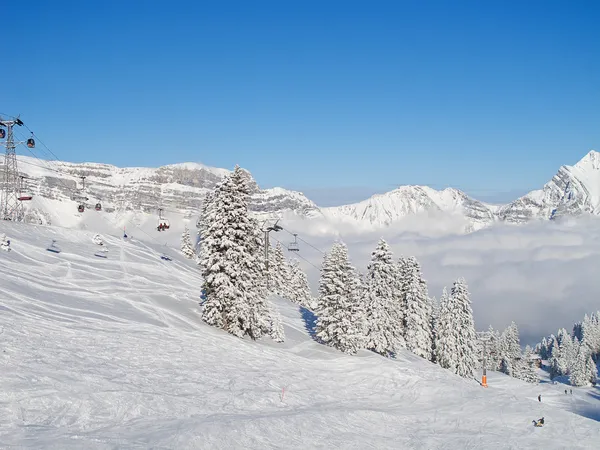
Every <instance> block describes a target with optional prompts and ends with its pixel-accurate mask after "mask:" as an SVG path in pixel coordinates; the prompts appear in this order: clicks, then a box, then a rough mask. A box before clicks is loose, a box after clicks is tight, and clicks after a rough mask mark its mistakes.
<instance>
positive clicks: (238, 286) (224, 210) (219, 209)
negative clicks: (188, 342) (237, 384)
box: [201, 166, 271, 339]
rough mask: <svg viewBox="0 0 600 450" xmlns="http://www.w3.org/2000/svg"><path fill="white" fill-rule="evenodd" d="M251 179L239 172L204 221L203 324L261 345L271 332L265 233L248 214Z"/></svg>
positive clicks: (222, 187) (228, 181)
mask: <svg viewBox="0 0 600 450" xmlns="http://www.w3.org/2000/svg"><path fill="white" fill-rule="evenodd" d="M248 176H249V175H248V174H247V172H246V171H244V170H243V169H240V167H239V166H236V167H235V169H234V171H233V173H231V174H230V175H228V176H227V177H225V179H224V180H223V181H222V182H221V183H220V184H219V185H218V186H217V187H216V189H215V191H214V193H213V195H212V198H211V201H210V204H209V205H210V206H209V207H207V208H205V209H206V211H205V216H204V217H203V220H202V229H201V238H202V253H201V267H202V275H203V277H204V280H205V281H204V289H205V293H206V301H205V303H204V306H203V312H202V318H203V320H205V321H206V322H207V323H208V324H210V325H214V326H217V327H219V328H223V329H224V330H226V331H228V332H229V333H231V334H233V335H235V336H238V337H243V336H249V337H251V338H252V339H258V338H260V337H261V336H263V335H264V334H265V333H268V332H269V330H270V328H271V326H270V322H271V318H270V315H269V307H268V303H267V302H266V299H265V297H266V292H265V290H264V261H263V260H262V253H261V251H260V250H261V240H260V230H259V227H258V223H257V222H256V220H254V219H252V218H251V217H250V216H249V214H248V196H249V191H248V186H247V178H248Z"/></svg>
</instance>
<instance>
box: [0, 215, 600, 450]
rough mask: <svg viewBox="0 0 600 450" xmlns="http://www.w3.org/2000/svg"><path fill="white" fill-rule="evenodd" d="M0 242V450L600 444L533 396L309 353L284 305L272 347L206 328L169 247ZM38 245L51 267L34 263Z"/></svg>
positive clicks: (45, 234)
mask: <svg viewBox="0 0 600 450" xmlns="http://www.w3.org/2000/svg"><path fill="white" fill-rule="evenodd" d="M0 233H6V235H7V236H8V237H9V238H10V239H11V247H12V251H11V252H10V253H8V252H0V269H1V270H2V274H3V276H2V278H0V292H1V293H2V295H1V296H0V310H1V315H0V330H1V331H0V333H1V334H0V336H1V337H2V339H1V343H2V352H0V358H1V360H2V388H1V390H0V442H2V444H3V445H6V446H9V447H10V446H16V447H21V446H25V447H27V448H44V449H48V448H60V449H71V448H86V449H105V448H178V449H185V448H203V449H212V448H219V449H222V448H227V449H234V448H235V449H237V448H240V449H249V448H252V449H254V448H256V449H267V448H286V449H296V448H297V449H307V448H357V449H366V448H378V449H385V448H428V449H436V448H440V449H441V448H444V449H450V448H456V449H464V448H474V447H475V446H477V447H480V446H481V447H487V448H508V447H512V448H519V449H526V448H535V449H538V448H540V447H542V448H543V447H548V448H557V447H561V448H570V449H576V448H581V449H583V448H595V446H596V445H597V442H598V439H600V427H598V422H595V421H593V420H590V419H587V418H584V417H581V416H578V415H574V414H572V413H569V412H567V411H563V410H561V409H558V408H555V407H553V406H552V405H550V404H546V403H545V402H542V403H539V402H537V399H536V397H537V394H538V391H537V389H538V388H539V387H538V386H531V387H530V386H527V385H525V384H523V383H521V384H519V386H520V389H521V391H519V393H518V395H514V393H512V392H511V391H510V389H508V390H507V389H505V388H503V387H502V386H494V384H493V383H490V385H491V387H490V388H488V389H483V388H481V387H480V386H479V385H478V384H477V383H476V382H475V381H472V380H464V379H461V378H458V377H455V376H453V375H450V374H449V373H448V372H447V371H445V370H443V369H441V368H439V367H438V366H436V365H434V364H431V363H429V362H426V361H424V360H422V359H420V358H418V357H416V356H414V355H412V354H410V353H403V354H401V355H400V356H399V358H398V360H389V359H385V358H382V357H380V356H378V355H375V354H373V353H370V352H366V351H362V352H359V354H358V355H357V356H354V357H352V356H346V355H343V354H341V353H340V352H338V351H335V350H333V349H331V348H328V347H325V346H323V345H319V344H317V343H316V342H315V341H314V340H312V339H311V337H310V334H311V330H312V327H313V326H314V316H313V315H312V314H311V313H310V311H307V310H303V309H300V310H299V308H298V307H297V306H296V305H293V304H291V303H289V302H287V301H285V300H281V299H279V300H278V301H277V307H278V309H279V310H280V312H281V314H282V316H283V320H284V328H285V333H286V341H285V342H284V343H282V344H277V343H275V342H273V341H271V340H269V339H265V340H263V341H259V342H251V341H247V340H240V339H238V338H235V337H233V336H230V335H228V334H225V333H223V332H222V331H220V330H217V329H214V328H211V327H208V326H206V325H205V324H203V323H202V322H201V321H200V319H199V305H198V301H199V294H200V284H201V279H200V276H199V272H198V269H197V268H196V265H195V264H194V262H193V261H189V260H187V259H185V258H184V257H183V256H182V255H181V254H180V252H179V251H178V250H175V249H173V248H166V247H164V246H161V245H153V244H146V243H143V242H140V241H136V240H133V241H132V240H123V239H121V238H120V237H116V236H110V235H109V234H106V233H105V234H103V236H102V238H103V241H104V246H105V248H106V249H107V250H108V251H107V252H106V254H107V258H98V257H96V256H94V252H96V251H97V249H98V245H97V244H95V243H94V242H93V236H94V233H92V232H88V231H85V230H72V229H71V230H68V229H60V228H50V227H45V226H39V225H24V224H13V223H7V222H2V223H0ZM53 240H54V241H56V245H57V247H59V248H60V249H61V252H60V253H51V252H48V251H46V247H48V246H49V245H50V243H51V242H52V241H53ZM163 252H164V253H165V254H167V255H168V256H169V257H170V258H171V259H172V261H164V260H162V259H161V258H160V255H161V254H163ZM490 380H493V378H492V377H491V376H490ZM511 383H512V382H511ZM513 385H514V383H513ZM541 416H544V417H545V419H546V426H545V427H543V428H534V427H533V425H532V420H534V419H538V418H539V417H541Z"/></svg>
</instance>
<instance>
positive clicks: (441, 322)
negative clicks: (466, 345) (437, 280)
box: [435, 286, 459, 373]
mask: <svg viewBox="0 0 600 450" xmlns="http://www.w3.org/2000/svg"><path fill="white" fill-rule="evenodd" d="M458 332H459V330H457V329H456V327H455V325H454V303H453V302H452V301H451V299H450V296H449V295H448V290H447V289H446V287H445V286H444V289H443V290H442V295H441V297H440V306H439V311H438V315H437V319H436V330H435V338H436V342H435V360H436V361H437V363H438V364H439V365H440V366H441V367H443V368H444V369H449V370H450V371H452V372H454V373H456V366H457V364H458V362H457V357H458V351H457V349H456V346H457V341H458Z"/></svg>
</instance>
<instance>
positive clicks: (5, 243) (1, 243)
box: [0, 233, 10, 252]
mask: <svg viewBox="0 0 600 450" xmlns="http://www.w3.org/2000/svg"><path fill="white" fill-rule="evenodd" d="M0 250H4V251H5V252H10V241H9V240H8V238H7V237H6V234H4V233H2V234H0Z"/></svg>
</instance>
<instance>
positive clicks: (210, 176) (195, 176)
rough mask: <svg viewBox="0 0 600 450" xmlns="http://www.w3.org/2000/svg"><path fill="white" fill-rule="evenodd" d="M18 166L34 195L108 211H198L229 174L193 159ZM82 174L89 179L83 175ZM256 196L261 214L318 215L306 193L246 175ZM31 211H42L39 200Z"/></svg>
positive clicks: (254, 205)
mask: <svg viewBox="0 0 600 450" xmlns="http://www.w3.org/2000/svg"><path fill="white" fill-rule="evenodd" d="M19 169H20V171H21V172H22V173H23V174H25V175H26V176H27V177H28V180H27V184H28V186H27V188H28V189H30V190H31V191H32V192H33V193H34V195H35V196H36V197H42V198H46V199H53V200H58V201H61V202H72V203H73V210H75V211H76V208H77V204H78V203H79V202H80V200H82V199H87V200H82V202H83V203H84V204H85V205H86V207H88V208H93V207H94V206H95V204H96V203H101V205H102V208H103V210H104V211H106V212H115V211H144V212H148V213H153V212H156V211H157V210H158V208H163V209H164V210H176V211H180V212H189V213H191V214H199V212H200V210H201V207H202V202H203V199H204V196H205V195H206V193H207V192H208V191H210V190H212V189H214V187H215V186H216V185H217V183H218V182H219V181H220V180H221V179H222V178H223V177H224V176H225V175H226V174H228V173H229V171H228V170H226V169H218V168H214V167H208V166H204V165H201V164H195V163H183V164H173V165H168V166H164V167H159V168H156V169H154V168H145V167H127V168H119V167H115V166H112V165H108V164H97V163H82V164H75V163H66V162H49V161H39V160H36V159H33V158H28V157H19ZM80 177H85V179H82V178H80ZM248 177H249V181H250V183H249V184H250V187H251V191H252V197H251V202H250V209H251V210H252V211H254V212H255V213H257V214H259V215H267V216H277V215H280V214H282V213H284V212H292V213H294V214H298V215H301V216H306V217H312V216H316V215H319V214H320V212H319V208H318V207H317V206H316V205H315V204H314V203H313V202H312V201H310V200H309V199H307V198H306V197H305V196H304V195H303V194H302V193H300V192H295V191H289V190H286V189H281V188H272V189H260V188H259V186H258V185H257V183H256V181H255V180H254V179H253V178H252V176H251V175H250V173H248ZM29 209H30V215H31V214H33V213H35V214H39V207H38V208H36V206H35V202H33V203H32V205H29Z"/></svg>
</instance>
